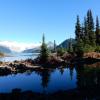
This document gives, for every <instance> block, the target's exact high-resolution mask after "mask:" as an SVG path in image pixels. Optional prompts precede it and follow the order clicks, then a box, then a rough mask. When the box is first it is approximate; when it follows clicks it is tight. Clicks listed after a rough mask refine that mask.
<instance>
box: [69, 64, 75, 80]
mask: <svg viewBox="0 0 100 100" xmlns="http://www.w3.org/2000/svg"><path fill="white" fill-rule="evenodd" d="M69 69H70V79H71V80H72V79H73V70H74V66H73V65H70V67H69Z"/></svg>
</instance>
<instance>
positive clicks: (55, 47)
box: [54, 40, 56, 52]
mask: <svg viewBox="0 0 100 100" xmlns="http://www.w3.org/2000/svg"><path fill="white" fill-rule="evenodd" d="M54 52H56V41H55V40H54Z"/></svg>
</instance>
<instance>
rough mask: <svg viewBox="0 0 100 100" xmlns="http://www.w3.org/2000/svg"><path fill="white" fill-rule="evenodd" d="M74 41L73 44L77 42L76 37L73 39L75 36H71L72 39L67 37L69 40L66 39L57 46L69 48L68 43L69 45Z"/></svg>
mask: <svg viewBox="0 0 100 100" xmlns="http://www.w3.org/2000/svg"><path fill="white" fill-rule="evenodd" d="M70 41H71V42H72V44H74V43H75V39H73V38H71V39H67V40H65V41H63V42H62V43H61V44H59V45H58V46H57V48H61V47H62V48H68V45H69V42H70Z"/></svg>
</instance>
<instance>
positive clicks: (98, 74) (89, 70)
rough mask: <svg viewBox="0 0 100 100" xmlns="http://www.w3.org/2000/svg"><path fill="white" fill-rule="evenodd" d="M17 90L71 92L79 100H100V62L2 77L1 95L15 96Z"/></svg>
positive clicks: (16, 58)
mask: <svg viewBox="0 0 100 100" xmlns="http://www.w3.org/2000/svg"><path fill="white" fill-rule="evenodd" d="M33 55H34V57H33ZM37 55H38V54H20V55H16V56H13V57H7V58H6V57H5V58H1V59H0V60H2V61H13V60H20V59H27V58H32V57H33V58H32V59H34V58H35V57H37ZM51 67H52V66H51ZM15 89H20V90H21V91H22V92H24V91H32V92H33V93H45V94H51V93H56V92H59V91H67V93H75V94H77V98H78V97H79V96H80V99H78V100H100V62H99V63H96V64H92V65H84V66H83V65H73V66H65V68H62V69H59V68H57V69H48V70H47V69H44V70H42V71H33V72H29V71H28V72H25V73H17V74H10V75H7V76H0V93H11V92H12V91H13V90H15Z"/></svg>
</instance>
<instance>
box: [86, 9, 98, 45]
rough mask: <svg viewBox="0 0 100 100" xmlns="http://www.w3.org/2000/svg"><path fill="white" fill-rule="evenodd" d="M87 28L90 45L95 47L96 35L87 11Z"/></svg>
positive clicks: (89, 12)
mask: <svg viewBox="0 0 100 100" xmlns="http://www.w3.org/2000/svg"><path fill="white" fill-rule="evenodd" d="M87 27H88V36H89V41H90V45H93V46H95V44H96V35H95V32H94V21H93V16H92V12H91V10H88V12H87Z"/></svg>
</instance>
